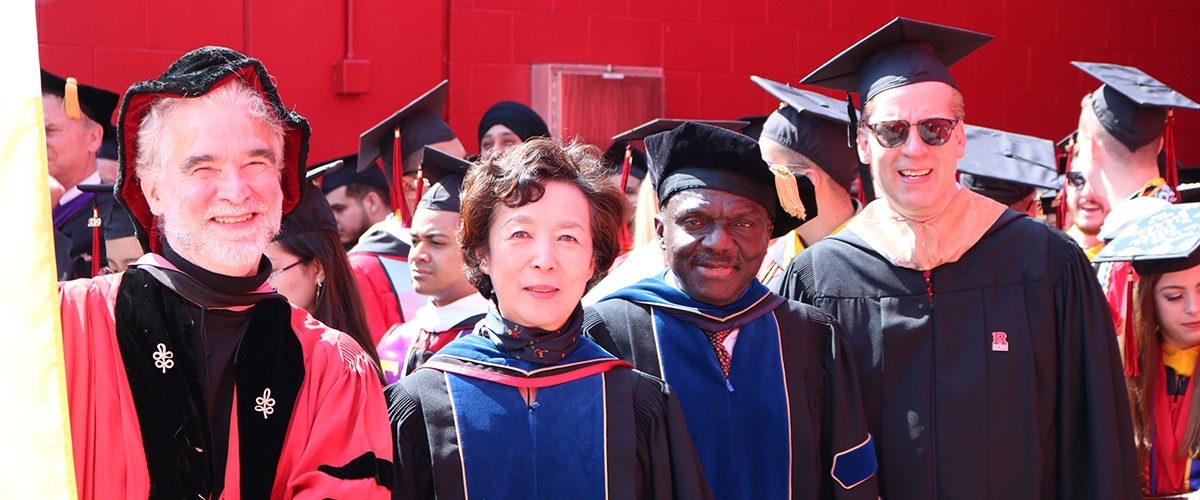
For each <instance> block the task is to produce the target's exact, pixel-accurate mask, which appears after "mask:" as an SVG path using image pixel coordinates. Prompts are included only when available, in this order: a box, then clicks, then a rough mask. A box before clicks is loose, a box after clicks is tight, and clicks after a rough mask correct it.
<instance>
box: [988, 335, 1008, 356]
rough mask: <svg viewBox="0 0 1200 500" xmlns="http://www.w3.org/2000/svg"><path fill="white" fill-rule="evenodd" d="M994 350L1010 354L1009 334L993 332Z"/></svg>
mask: <svg viewBox="0 0 1200 500" xmlns="http://www.w3.org/2000/svg"><path fill="white" fill-rule="evenodd" d="M992 350H993V351H1000V352H1008V334H1007V333H1004V332H992Z"/></svg>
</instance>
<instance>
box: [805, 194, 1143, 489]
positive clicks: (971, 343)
mask: <svg viewBox="0 0 1200 500" xmlns="http://www.w3.org/2000/svg"><path fill="white" fill-rule="evenodd" d="M927 279H928V281H927ZM782 294H783V295H784V296H787V297H793V298H798V299H799V300H801V301H803V302H806V303H810V304H813V305H816V306H817V307H819V308H821V309H822V310H824V311H826V312H828V313H829V314H831V315H833V316H834V317H835V318H837V320H838V321H839V322H840V323H841V324H842V326H843V327H844V328H845V331H846V333H847V334H848V336H849V338H850V346H851V347H852V348H853V349H854V354H855V356H854V357H855V359H856V361H857V362H858V365H857V366H858V371H859V380H860V381H861V383H862V390H863V405H864V407H865V408H866V411H867V415H868V424H869V426H870V430H871V434H872V436H874V438H875V446H876V451H877V453H878V456H879V462H880V468H879V481H880V492H881V496H882V497H883V498H886V499H889V500H894V499H904V498H920V499H933V498H944V499H958V498H973V499H997V500H999V499H1015V498H1019V499H1028V500H1036V499H1050V498H1089V499H1103V498H1122V499H1129V498H1139V495H1140V494H1141V491H1140V490H1141V488H1140V482H1139V481H1138V469H1137V457H1136V451H1135V448H1134V445H1133V439H1132V423H1131V416H1130V410H1129V403H1128V396H1127V394H1126V391H1125V383H1124V380H1123V377H1122V372H1121V366H1120V360H1119V357H1118V350H1117V345H1116V340H1115V336H1114V333H1113V325H1112V321H1111V319H1110V318H1109V315H1108V314H1109V313H1108V308H1107V307H1106V305H1105V302H1104V296H1103V294H1102V293H1101V292H1100V289H1099V284H1098V283H1097V281H1096V279H1095V275H1094V274H1093V273H1092V270H1091V268H1090V267H1089V266H1088V262H1087V259H1086V257H1085V256H1084V255H1083V252H1082V251H1081V250H1080V249H1079V247H1078V246H1077V245H1075V244H1074V242H1072V241H1071V240H1070V239H1069V238H1067V237H1066V236H1065V235H1064V234H1062V233H1061V232H1058V231H1056V230H1052V229H1050V228H1048V227H1047V226H1046V225H1045V224H1043V223H1041V222H1038V221H1034V220H1032V219H1030V218H1028V217H1024V216H1021V215H1019V214H1017V213H1016V212H1013V211H1011V210H1009V211H1006V212H1004V214H1003V215H1002V216H1001V217H1000V218H999V219H998V220H996V222H995V223H994V224H992V226H991V227H990V229H988V230H987V232H986V233H985V234H984V235H983V236H982V237H981V238H980V239H979V240H978V241H977V242H976V243H975V245H974V246H972V247H971V248H970V249H969V250H967V251H966V253H965V254H963V255H962V257H961V258H959V259H958V260H957V261H956V262H952V263H946V264H942V265H940V266H937V267H935V268H934V269H932V270H931V271H930V272H929V273H928V278H927V277H926V274H925V273H923V272H921V271H916V270H913V269H907V268H901V267H897V266H895V265H892V264H891V263H890V262H889V261H888V260H887V259H885V258H884V257H883V256H882V255H880V254H879V253H878V252H877V251H875V250H874V249H873V248H872V247H871V246H870V245H868V244H867V243H865V241H864V240H863V239H862V238H861V237H860V236H858V235H857V234H855V233H854V232H853V231H852V230H850V229H848V230H846V231H843V232H842V233H840V234H838V235H835V236H832V237H829V238H826V239H825V240H822V241H821V242H819V243H817V244H815V245H813V246H812V247H810V248H809V249H808V250H807V251H805V252H803V253H801V254H800V255H799V256H797V257H796V259H795V260H794V261H793V262H792V263H791V264H790V265H789V266H788V270H787V273H786V276H785V279H784V282H783V285H782Z"/></svg>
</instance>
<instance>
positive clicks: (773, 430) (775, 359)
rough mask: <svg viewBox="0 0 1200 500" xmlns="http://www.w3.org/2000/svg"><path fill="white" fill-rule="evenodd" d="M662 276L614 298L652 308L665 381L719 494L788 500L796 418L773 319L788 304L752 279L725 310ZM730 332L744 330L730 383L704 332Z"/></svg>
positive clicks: (733, 357)
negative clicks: (677, 400)
mask: <svg viewBox="0 0 1200 500" xmlns="http://www.w3.org/2000/svg"><path fill="white" fill-rule="evenodd" d="M666 272H670V271H669V270H668V271H666ZM663 277H665V273H662V274H659V276H658V277H655V278H647V279H644V280H642V281H640V282H638V283H636V284H634V285H632V286H630V287H627V288H625V289H624V290H621V291H619V292H617V293H615V294H614V295H613V297H614V298H620V299H624V300H629V301H632V302H635V303H639V304H643V305H646V306H649V307H650V311H651V316H652V318H653V325H654V333H653V334H654V335H655V339H656V343H657V349H658V359H659V363H660V366H661V367H662V374H663V379H664V380H666V381H667V383H669V384H671V387H672V388H673V389H674V390H675V394H676V396H677V397H678V398H679V403H680V405H681V406H682V407H683V415H684V420H685V421H687V427H688V431H689V432H690V433H691V435H692V441H693V442H694V443H695V445H696V453H697V455H699V457H700V463H701V464H702V465H703V467H704V474H705V476H706V477H707V478H708V483H709V485H710V487H711V488H712V490H713V496H715V497H716V498H788V496H789V492H790V491H791V484H792V477H791V475H792V463H791V462H792V460H791V459H792V456H791V454H792V449H791V444H792V439H791V424H790V421H791V414H790V408H789V407H788V400H789V395H788V388H787V383H786V381H785V380H786V379H785V376H786V373H785V367H784V365H783V353H782V348H781V339H780V335H781V332H780V329H779V324H778V322H777V320H776V317H775V314H774V310H775V309H776V308H777V307H779V306H780V305H781V304H782V303H783V302H784V301H785V300H786V299H784V298H783V297H780V296H778V295H775V294H773V293H771V292H770V290H768V289H767V288H766V287H765V286H763V285H762V284H761V283H759V282H758V281H752V282H751V283H750V284H749V285H748V286H747V287H746V290H745V291H744V292H742V295H741V296H739V297H738V298H737V300H735V301H734V302H733V303H731V304H729V305H726V306H720V307H718V306H713V305H711V304H705V303H703V302H699V301H696V300H693V299H692V298H691V297H690V296H688V295H687V294H686V293H684V292H683V291H681V290H678V289H676V288H674V287H672V286H670V285H668V284H667V283H666V282H665V281H663V279H662V278H663ZM728 328H738V329H739V330H738V334H737V340H736V342H735V344H734V348H733V353H732V362H731V365H730V368H729V378H726V377H725V375H724V373H723V372H722V371H721V367H720V366H719V364H718V361H717V358H716V354H715V353H714V352H713V347H712V344H711V343H709V341H708V338H707V337H706V336H705V334H704V332H705V331H720V330H724V329H728ZM645 334H646V332H632V335H645ZM764 479H765V480H764Z"/></svg>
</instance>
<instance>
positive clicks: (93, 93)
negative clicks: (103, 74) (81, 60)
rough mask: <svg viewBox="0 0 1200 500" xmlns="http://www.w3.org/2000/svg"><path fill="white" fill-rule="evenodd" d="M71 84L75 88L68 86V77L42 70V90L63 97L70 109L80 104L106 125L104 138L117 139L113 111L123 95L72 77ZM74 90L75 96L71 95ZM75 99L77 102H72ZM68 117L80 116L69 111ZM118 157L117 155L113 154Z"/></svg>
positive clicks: (103, 125) (91, 115)
mask: <svg viewBox="0 0 1200 500" xmlns="http://www.w3.org/2000/svg"><path fill="white" fill-rule="evenodd" d="M70 80H71V85H73V86H74V90H70V89H69V88H68V81H67V79H66V78H61V77H59V76H58V75H55V74H53V73H51V72H49V71H46V70H44V69H43V70H42V92H46V93H49V94H54V95H56V96H59V97H61V98H63V106H64V107H66V108H67V109H68V110H69V109H70V107H71V106H73V105H78V106H79V110H80V111H81V112H83V114H85V115H87V116H88V118H91V119H92V120H93V121H95V122H96V123H99V124H100V126H101V127H104V139H105V140H108V141H112V140H115V138H116V133H117V129H116V128H115V127H113V124H112V116H113V111H115V110H116V109H117V103H118V102H119V101H120V100H121V96H119V95H117V94H116V93H114V92H109V91H107V90H104V89H98V88H96V87H92V86H90V85H84V84H81V83H76V82H75V79H74V78H71V79H70ZM72 92H73V95H74V97H71V95H72ZM72 99H74V102H75V104H71V102H70V101H71V100H72ZM66 114H67V117H68V118H74V119H78V118H79V117H78V116H71V113H70V112H67V113H66ZM113 159H116V156H113Z"/></svg>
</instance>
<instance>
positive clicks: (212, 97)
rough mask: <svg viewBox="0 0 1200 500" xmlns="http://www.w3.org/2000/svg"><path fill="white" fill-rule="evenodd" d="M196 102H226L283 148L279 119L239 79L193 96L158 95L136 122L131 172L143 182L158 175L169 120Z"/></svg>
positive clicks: (154, 180)
mask: <svg viewBox="0 0 1200 500" xmlns="http://www.w3.org/2000/svg"><path fill="white" fill-rule="evenodd" d="M198 106H228V107H232V108H234V109H242V110H245V111H246V113H247V114H248V115H250V117H251V118H255V119H257V120H259V121H261V122H262V123H263V124H265V125H266V127H267V131H268V132H269V133H270V134H271V139H272V143H273V145H278V146H279V148H280V150H282V149H283V143H284V127H283V121H282V120H280V119H279V116H277V115H276V114H275V111H274V110H273V109H272V108H271V104H270V103H268V102H267V100H266V99H265V98H264V97H263V95H262V94H261V93H259V92H258V91H257V90H255V89H254V88H253V87H251V86H250V85H249V84H247V83H246V82H244V81H242V80H235V81H233V82H230V83H227V84H225V85H222V86H220V87H217V88H215V89H213V90H212V91H210V92H209V93H207V94H204V95H202V96H199V97H195V98H171V97H167V98H162V99H158V100H157V101H155V102H154V104H151V105H150V109H149V110H147V111H146V115H145V116H144V117H143V118H142V123H141V124H139V126H138V136H137V158H136V160H135V161H136V163H135V170H134V172H135V173H136V174H137V178H138V180H139V181H141V182H142V183H143V184H146V183H147V182H150V183H155V182H157V181H158V180H159V179H160V178H161V177H162V172H163V166H164V163H165V162H166V157H165V155H164V149H165V148H166V147H168V141H170V136H169V134H168V132H167V130H168V128H169V124H170V123H171V122H172V121H174V119H175V117H176V116H177V115H178V113H179V112H180V111H181V110H184V109H192V108H194V107H198ZM278 161H279V165H277V166H276V167H278V168H282V165H283V158H279V159H278Z"/></svg>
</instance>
